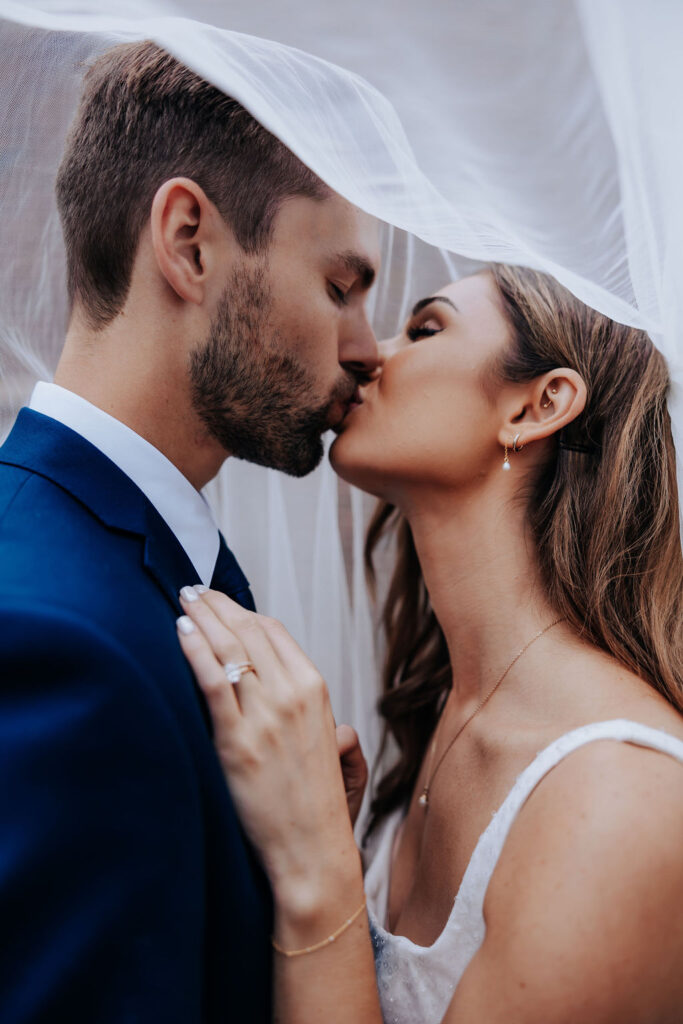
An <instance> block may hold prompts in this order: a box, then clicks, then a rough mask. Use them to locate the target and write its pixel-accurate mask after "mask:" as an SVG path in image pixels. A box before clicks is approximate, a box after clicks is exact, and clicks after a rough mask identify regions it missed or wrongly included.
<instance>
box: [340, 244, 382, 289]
mask: <svg viewBox="0 0 683 1024" xmlns="http://www.w3.org/2000/svg"><path fill="white" fill-rule="evenodd" d="M337 258H338V259H339V262H340V263H343V265H344V266H345V268H346V269H347V270H349V271H351V273H352V274H355V275H356V277H359V278H360V282H361V284H362V286H363V288H371V287H372V284H373V282H374V280H375V268H374V267H373V265H372V263H371V262H370V260H368V259H366V257H365V256H361V254H360V253H358V252H354V251H353V249H347V250H346V252H340V253H339V256H338V257H337Z"/></svg>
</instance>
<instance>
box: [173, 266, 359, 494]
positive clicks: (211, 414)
mask: <svg viewBox="0 0 683 1024" xmlns="http://www.w3.org/2000/svg"><path fill="white" fill-rule="evenodd" d="M266 270H267V266H266V263H265V261H263V262H262V263H260V264H259V265H258V267H257V268H256V269H254V270H251V269H250V268H248V267H245V266H242V267H239V268H238V269H237V270H235V272H234V274H233V276H232V278H231V280H230V281H229V282H228V285H227V286H226V288H225V291H224V292H223V295H222V296H221V298H220V301H219V303H218V308H217V310H216V314H215V316H214V319H213V322H212V324H211V328H210V330H209V334H208V337H207V338H206V340H205V341H204V343H203V344H202V345H201V346H200V347H199V348H198V349H196V350H195V351H194V352H193V353H192V355H191V357H190V382H191V386H192V404H193V406H194V409H195V411H196V412H197V413H198V415H199V416H200V418H201V420H202V421H203V423H204V424H205V426H206V428H207V429H208V431H209V433H210V434H211V436H212V437H213V438H215V440H216V441H218V443H219V444H220V445H221V447H223V448H224V449H225V450H226V451H228V452H230V454H232V455H235V456H237V458H239V459H246V460H247V461H248V462H255V463H258V464H259V465H261V466H269V467H271V468H272V469H280V470H283V471H284V472H285V473H289V474H290V475H291V476H305V475H306V474H307V473H310V472H311V471H312V470H313V469H315V467H316V466H317V465H318V463H319V462H320V460H321V459H322V457H323V451H324V449H323V443H322V440H321V435H322V434H323V433H324V431H325V430H327V429H329V427H330V422H329V419H330V413H331V410H332V407H333V406H334V405H335V404H336V403H338V402H340V401H341V402H347V401H350V399H351V397H352V395H353V393H354V391H355V388H356V381H355V380H354V379H353V377H351V376H350V375H349V374H346V375H344V376H343V377H342V378H341V379H340V380H339V382H338V383H337V385H336V386H335V388H334V389H333V392H332V394H331V395H330V396H329V397H328V399H327V400H326V401H325V402H324V403H321V402H320V399H319V397H318V396H317V395H316V391H315V382H314V379H313V377H312V376H311V374H310V373H309V372H308V370H307V368H306V367H305V366H304V365H303V364H302V363H301V362H300V361H299V360H298V359H297V358H296V357H295V356H293V355H292V354H291V353H288V352H287V351H286V341H285V339H284V338H283V337H282V336H281V335H280V334H279V333H278V331H277V330H276V329H275V328H274V327H273V325H272V324H271V323H270V322H269V315H270V312H271V309H272V296H271V293H270V290H269V288H268V280H267V273H266Z"/></svg>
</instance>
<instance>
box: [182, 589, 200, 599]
mask: <svg viewBox="0 0 683 1024" xmlns="http://www.w3.org/2000/svg"><path fill="white" fill-rule="evenodd" d="M180 596H181V597H182V598H183V600H185V601H198V600H199V594H198V593H197V591H196V590H195V589H194V587H183V589H182V590H181V591H180Z"/></svg>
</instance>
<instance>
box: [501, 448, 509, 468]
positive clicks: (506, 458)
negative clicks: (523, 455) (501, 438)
mask: <svg viewBox="0 0 683 1024" xmlns="http://www.w3.org/2000/svg"><path fill="white" fill-rule="evenodd" d="M503 469H506V470H509V469H510V457H509V455H508V446H507V445H505V458H504V459H503Z"/></svg>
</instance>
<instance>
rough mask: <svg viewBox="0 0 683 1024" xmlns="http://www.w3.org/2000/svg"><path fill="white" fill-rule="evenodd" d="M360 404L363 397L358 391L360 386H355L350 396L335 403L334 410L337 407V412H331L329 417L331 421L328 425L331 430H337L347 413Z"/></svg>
mask: <svg viewBox="0 0 683 1024" xmlns="http://www.w3.org/2000/svg"><path fill="white" fill-rule="evenodd" d="M362 404H363V398H362V396H361V393H360V387H357V388H356V390H355V391H354V393H353V394H352V395H351V397H350V398H347V399H346V400H345V401H342V402H339V403H335V406H334V408H335V410H336V409H339V413H338V414H337V415H334V414H333V417H331V420H332V422H331V424H330V426H331V428H332V430H337V431H338V430H339V428H340V427H341V425H342V423H343V422H344V420H345V419H346V417H347V416H348V415H349V413H350V412H353V410H354V409H357V408H358V407H359V406H360V405H362Z"/></svg>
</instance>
